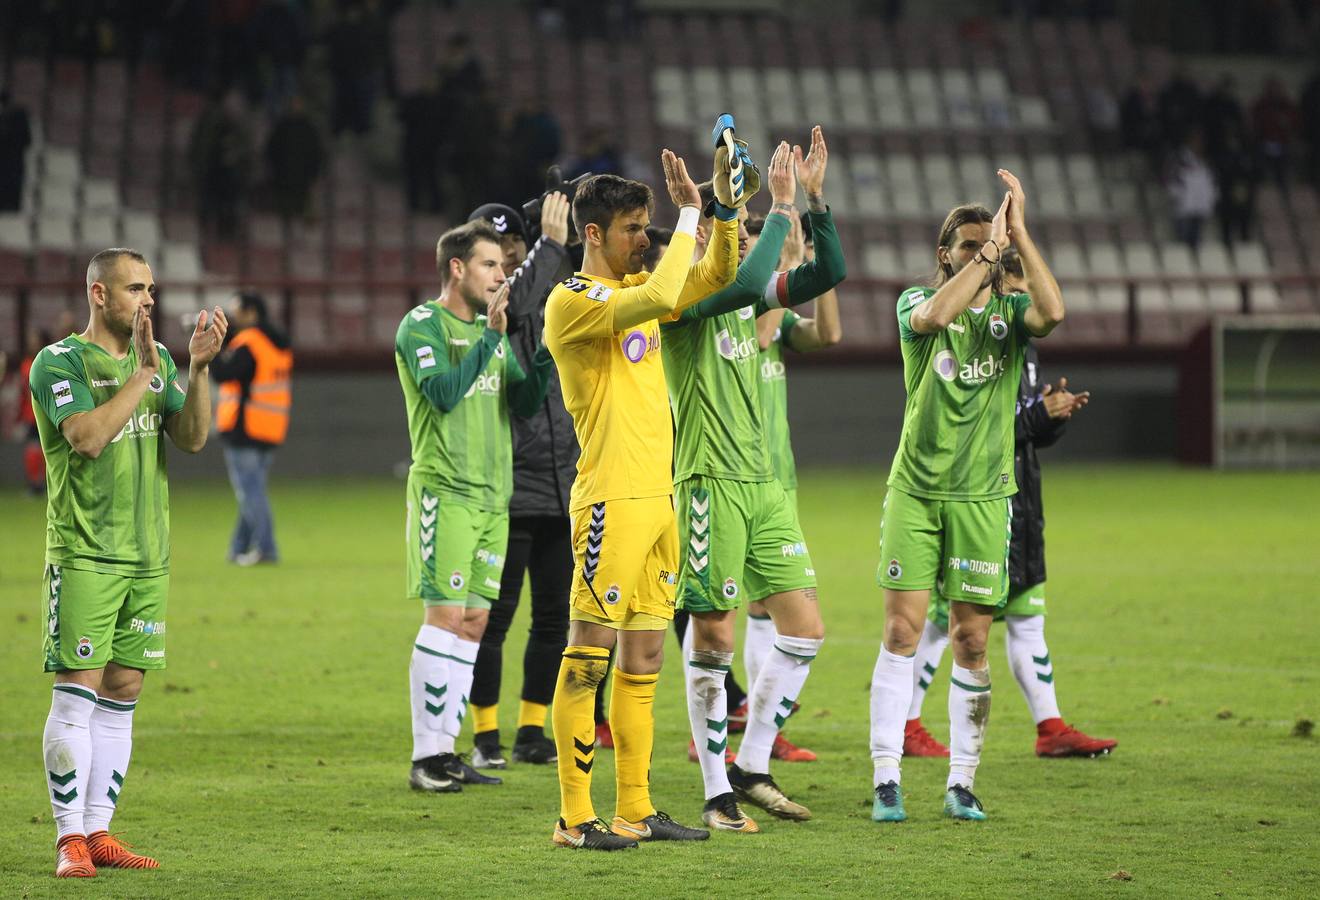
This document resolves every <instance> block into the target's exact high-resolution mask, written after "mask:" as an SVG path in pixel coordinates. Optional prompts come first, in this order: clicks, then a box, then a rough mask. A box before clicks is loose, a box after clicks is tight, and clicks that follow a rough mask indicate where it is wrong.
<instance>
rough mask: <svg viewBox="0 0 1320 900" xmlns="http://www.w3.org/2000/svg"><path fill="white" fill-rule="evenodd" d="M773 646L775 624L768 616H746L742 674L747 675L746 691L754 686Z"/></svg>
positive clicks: (749, 614)
mask: <svg viewBox="0 0 1320 900" xmlns="http://www.w3.org/2000/svg"><path fill="white" fill-rule="evenodd" d="M774 646H775V623H774V622H772V621H771V620H770V617H769V616H754V615H752V614H751V613H748V614H747V631H746V633H745V634H744V635H743V672H744V673H745V674H746V675H747V690H749V691H750V690H751V689H752V688H754V687H755V686H756V679H757V678H758V677H759V676H760V674H761V666H763V665H765V659H766V657H767V656H769V655H770V651H771V650H773V649H774Z"/></svg>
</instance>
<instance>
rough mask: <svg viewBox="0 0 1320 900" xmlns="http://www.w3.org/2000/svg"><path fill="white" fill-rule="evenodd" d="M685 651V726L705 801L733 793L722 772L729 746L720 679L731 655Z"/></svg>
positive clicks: (726, 707)
mask: <svg viewBox="0 0 1320 900" xmlns="http://www.w3.org/2000/svg"><path fill="white" fill-rule="evenodd" d="M691 633H692V629H688V634H689V635H690V634H691ZM685 649H686V651H687V652H686V653H685V654H684V655H685V656H686V657H687V665H685V666H684V667H683V672H684V674H685V676H686V678H687V708H688V723H689V724H691V726H692V740H693V741H694V742H695V743H696V746H697V761H698V762H700V763H701V780H702V781H703V782H704V783H705V787H706V799H707V800H709V799H710V798H711V797H718V796H719V795H720V794H727V793H728V792H729V791H731V790H733V788H731V787H730V786H729V775H728V773H727V772H726V771H725V769H724V751H725V749H726V748H727V747H728V746H729V695H728V692H727V691H726V690H725V687H724V676H725V674H727V673H728V671H729V667H730V666H731V665H733V654H732V653H724V652H721V651H719V650H694V649H692V648H691V647H690V646H689V647H688V648H685Z"/></svg>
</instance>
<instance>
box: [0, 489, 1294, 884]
mask: <svg viewBox="0 0 1320 900" xmlns="http://www.w3.org/2000/svg"><path fill="white" fill-rule="evenodd" d="M1046 484H1047V488H1048V490H1047V509H1048V510H1049V523H1050V529H1049V536H1050V552H1051V555H1050V573H1051V575H1050V609H1051V615H1050V619H1049V622H1050V624H1049V628H1048V636H1049V639H1050V649H1051V654H1052V656H1053V659H1054V662H1055V671H1056V672H1057V675H1058V682H1057V683H1058V687H1059V696H1060V701H1061V703H1062V706H1063V710H1064V714H1065V715H1066V716H1067V717H1068V718H1069V719H1071V720H1073V721H1074V722H1076V723H1077V724H1078V725H1080V726H1082V727H1084V728H1085V729H1086V730H1088V731H1091V732H1092V733H1096V734H1100V735H1106V736H1113V737H1116V738H1118V739H1119V740H1120V742H1121V743H1120V746H1119V748H1118V750H1117V752H1116V753H1115V755H1114V756H1112V757H1111V758H1109V759H1103V760H1096V761H1089V760H1062V761H1045V760H1037V759H1036V758H1035V757H1034V756H1033V755H1032V753H1031V747H1032V739H1033V737H1034V732H1033V729H1032V727H1031V723H1030V721H1029V719H1028V716H1027V713H1026V708H1025V705H1024V703H1023V701H1022V698H1021V695H1020V694H1019V693H1018V690H1017V687H1016V685H1015V684H1014V683H1013V680H1012V677H1011V675H1010V673H1009V669H1008V667H1007V664H1006V663H1005V661H1004V657H1003V644H1002V641H1001V640H1000V637H999V635H1000V634H1001V632H1000V631H999V630H998V629H996V632H995V635H994V636H993V638H992V646H993V653H992V657H991V659H992V662H991V665H992V667H993V671H994V673H995V675H994V678H995V687H996V689H995V699H994V714H993V724H992V726H991V728H990V733H989V739H988V743H987V746H986V754H985V760H984V763H983V765H982V767H981V771H980V776H979V777H978V780H977V789H978V793H979V795H980V796H981V799H982V800H983V801H984V802H985V805H986V809H987V811H988V812H989V813H990V816H991V819H990V821H989V822H986V823H982V824H955V823H953V822H950V821H948V820H945V819H943V818H941V815H940V810H941V799H942V792H943V785H944V774H945V773H944V767H943V765H942V764H941V763H940V762H939V761H935V760H914V761H912V762H911V763H910V764H909V765H908V766H907V767H906V769H905V781H904V787H905V790H906V797H907V809H908V814H909V816H910V818H909V821H908V822H906V823H904V824H902V825H887V826H880V825H876V824H874V823H872V822H871V821H870V819H869V813H870V806H871V791H870V786H871V782H870V760H869V758H868V752H867V686H868V683H869V679H870V673H871V667H872V665H873V663H874V659H875V653H876V649H877V645H878V643H879V635H880V627H881V619H882V617H881V604H880V595H879V592H878V591H877V589H876V588H875V586H874V580H873V575H874V568H875V563H876V553H877V548H876V536H877V520H878V512H879V505H880V498H881V496H882V491H883V486H882V482H881V479H880V477H879V476H878V475H876V474H874V473H861V472H831V473H813V472H808V473H804V477H803V482H802V487H801V490H800V492H799V497H800V499H801V503H802V507H803V520H804V525H805V528H806V532H807V538H808V541H809V543H810V545H811V548H812V555H813V557H814V559H815V561H816V563H817V567H818V571H819V573H820V577H821V591H820V593H821V598H822V605H823V607H824V610H825V620H826V627H827V631H828V635H827V639H826V644H825V647H824V650H823V652H822V654H821V656H820V658H819V661H818V662H817V664H816V665H815V666H814V668H813V672H812V677H811V680H810V681H809V682H808V683H807V687H806V690H805V692H804V694H803V697H802V699H803V703H804V709H803V712H802V713H801V716H800V719H798V720H795V721H794V722H793V723H792V724H791V726H790V730H789V736H790V737H792V738H793V739H794V740H795V741H797V742H798V743H801V744H803V745H806V746H810V747H812V748H813V749H815V750H816V751H817V752H818V753H819V754H820V756H821V761H820V762H818V763H814V764H796V765H786V764H779V765H778V768H777V773H778V777H779V779H780V782H781V784H782V785H783V786H784V787H785V788H786V789H787V790H788V791H789V792H790V794H791V795H793V796H794V797H796V798H798V799H801V800H803V801H804V802H806V803H807V804H808V805H809V806H811V808H812V809H813V811H814V812H815V816H816V817H815V819H814V820H813V821H811V822H809V823H805V824H792V823H783V822H777V821H774V820H770V819H768V817H766V816H762V817H761V818H762V821H763V824H764V826H765V832H766V833H764V834H762V835H759V836H756V837H748V836H731V835H717V836H716V837H715V838H713V839H712V840H711V841H710V842H709V843H708V844H705V845H698V846H692V845H687V846H663V845H661V846H646V847H643V848H642V849H641V850H640V851H636V852H633V853H631V854H627V855H622V856H621V855H617V854H616V855H608V856H606V855H603V854H601V855H592V854H585V853H574V852H570V851H566V850H557V849H554V848H552V847H551V844H550V831H551V825H552V823H553V821H554V817H555V814H556V808H557V787H556V783H555V778H554V773H553V772H552V771H550V770H547V769H543V768H537V767H531V766H515V767H513V768H512V769H510V770H509V772H508V773H507V782H506V784H505V785H504V786H503V787H498V788H485V789H482V788H471V789H468V790H466V791H465V792H464V793H463V794H461V795H448V796H435V795H422V794H418V793H414V792H412V791H409V790H408V788H407V783H406V776H407V768H408V753H409V749H410V736H409V725H408V709H407V696H406V686H407V673H406V669H407V664H408V654H409V648H410V646H411V642H412V637H413V635H414V634H415V632H416V628H417V625H418V622H419V619H420V616H419V610H417V609H415V608H412V607H411V606H410V605H409V604H407V603H406V602H404V601H403V600H401V599H400V594H401V591H402V589H403V564H402V558H401V547H400V543H401V540H402V536H401V529H402V525H403V511H402V500H403V489H402V485H401V484H398V483H392V482H383V481H382V482H356V481H334V482H325V483H314V484H309V483H303V484H297V485H291V484H288V483H283V484H280V485H279V486H278V487H277V490H276V493H275V498H274V500H275V506H276V510H277V514H278V516H279V531H280V536H281V539H282V542H283V552H284V554H285V562H284V563H283V564H282V565H280V566H279V567H278V568H260V569H255V570H252V569H249V570H239V569H234V568H230V567H227V566H226V565H224V564H223V563H222V562H221V558H222V556H223V549H224V544H225V536H226V534H227V531H228V527H229V524H230V517H231V515H232V500H231V498H230V497H229V495H228V493H227V490H226V489H225V488H224V487H223V486H220V485H200V486H199V485H195V484H186V483H180V484H178V485H176V489H175V491H174V498H173V499H174V573H175V574H174V579H173V587H172V597H171V612H170V616H169V636H170V637H169V653H170V657H169V658H170V668H169V670H168V671H167V672H165V673H161V674H158V675H152V676H150V677H149V678H148V682H147V689H146V692H145V694H144V697H143V700H142V703H141V706H140V709H139V712H138V715H137V734H136V737H137V744H136V749H135V753H134V758H133V767H132V769H131V770H130V772H129V776H128V780H127V784H126V786H125V790H124V794H123V800H122V804H121V812H120V814H119V815H118V816H117V817H116V819H115V822H114V829H115V830H117V831H122V832H123V833H124V836H125V837H126V839H127V840H129V841H130V842H132V843H134V844H136V845H137V846H139V847H141V848H143V849H145V850H147V851H150V852H152V853H154V854H156V855H158V856H159V857H160V859H161V860H162V862H163V866H164V867H163V868H162V869H161V870H159V871H157V872H107V873H104V874H103V875H102V877H100V878H98V879H97V881H96V882H92V883H86V884H79V885H76V886H74V885H64V884H57V883H56V882H55V881H54V880H53V879H52V878H51V875H50V870H51V864H52V845H53V833H54V832H53V825H52V823H51V820H50V807H49V805H48V801H47V797H46V794H45V787H44V782H43V779H42V777H41V768H40V766H41V763H40V759H41V756H40V740H41V739H40V735H41V729H42V725H43V722H44V718H45V715H46V710H47V708H48V704H49V689H48V683H49V679H48V678H47V677H45V676H42V675H41V674H40V673H39V667H40V660H41V657H40V652H39V651H40V630H41V627H42V626H41V606H40V602H39V599H40V595H39V587H38V579H39V576H40V571H41V540H42V528H41V518H42V514H43V510H42V508H41V506H40V505H39V504H37V503H34V502H31V501H28V500H26V499H24V498H22V497H20V496H19V495H17V494H14V493H7V494H3V495H0V505H2V514H0V521H3V522H4V540H3V542H0V623H3V627H4V634H5V635H6V636H7V638H8V640H6V642H5V646H6V648H7V649H6V650H5V652H4V653H3V655H0V678H3V682H4V684H5V688H4V693H3V697H4V702H3V703H2V704H0V835H3V838H4V839H3V840H0V896H5V897H11V896H69V895H72V894H75V893H76V894H78V895H80V896H134V897H148V896H152V897H154V896H161V897H180V896H192V895H216V896H240V895H241V896H259V897H269V896H281V895H282V896H326V895H341V896H385V895H392V896H421V895H424V894H425V895H457V896H492V897H494V896H500V897H509V896H517V895H527V894H536V895H570V894H571V895H574V896H591V897H595V896H614V897H633V896H656V897H660V896H664V897H670V896H701V895H712V894H717V893H724V894H728V895H730V896H771V895H784V896H787V895H816V894H848V895H852V896H863V895H878V894H881V893H884V894H885V895H893V896H910V895H916V894H920V895H931V894H933V895H945V896H953V895H962V896H979V895H986V896H1012V897H1022V896H1040V897H1047V896H1072V895H1106V896H1108V895H1112V896H1124V897H1126V896H1138V895H1140V896H1161V897H1163V896H1214V895H1219V894H1222V895H1224V896H1248V895H1257V896H1316V895H1317V894H1320V824H1318V818H1317V801H1318V800H1320V740H1318V739H1316V738H1301V737H1294V736H1293V735H1292V732H1293V729H1294V725H1295V723H1296V722H1297V721H1298V720H1299V719H1302V718H1307V719H1313V718H1315V717H1316V715H1317V714H1318V713H1320V701H1318V700H1317V698H1318V697H1320V653H1318V652H1317V638H1318V637H1320V626H1317V624H1316V611H1317V600H1316V598H1317V594H1318V593H1320V562H1318V560H1320V550H1317V547H1318V546H1320V525H1318V524H1317V523H1318V522H1320V519H1318V518H1317V514H1316V512H1315V511H1316V509H1317V507H1320V478H1317V476H1315V475H1302V474H1232V475H1224V474H1212V473H1206V472H1199V471H1198V472H1190V471H1181V470H1177V469H1173V468H1139V469H1138V468H1067V467H1056V468H1054V469H1050V470H1049V471H1048V472H1047V474H1046ZM525 631H526V613H525V610H524V611H521V612H520V615H519V619H518V621H517V622H515V625H514V633H513V636H512V640H511V646H510V647H509V648H508V658H510V659H514V660H517V659H519V658H520V656H521V653H520V649H519V648H520V646H521V642H522V638H521V636H522V634H525ZM672 646H673V645H672V644H671V647H672ZM675 657H676V654H671V662H670V665H669V666H668V667H667V670H666V672H665V674H664V676H663V677H662V681H661V688H660V697H659V699H658V702H657V704H656V710H657V718H658V723H657V739H656V754H655V761H654V766H653V776H654V779H653V780H654V784H655V798H656V800H657V802H658V804H659V806H660V807H661V808H662V809H665V810H667V811H668V812H670V813H672V814H673V815H675V816H676V817H677V818H679V819H680V820H681V821H686V822H694V821H696V820H697V818H698V814H699V811H700V799H701V798H700V792H701V780H700V777H699V775H698V772H697V768H696V766H694V765H692V764H690V763H688V762H687V761H686V756H685V752H684V748H685V746H686V744H687V718H686V715H685V713H684V710H683V703H682V698H681V693H682V691H681V681H680V679H679V677H678V675H677V673H676V669H675V668H674V666H673V665H672V662H673V659H674V658H675ZM947 665H948V661H947V659H946V662H945V667H946V668H945V671H942V672H941V674H940V677H939V678H938V679H937V680H936V682H935V685H934V687H933V689H932V693H931V699H930V701H929V702H928V704H927V715H926V721H927V723H928V724H929V725H930V726H931V729H932V731H933V732H935V733H936V734H937V735H942V734H945V733H947V731H946V724H945V723H946V715H945V711H944V706H945V704H944V696H945V687H946V685H947V683H948V682H947ZM517 689H518V678H517V677H513V678H506V680H505V694H504V696H505V703H504V706H503V708H502V725H503V726H504V728H505V731H506V734H509V733H511V732H512V730H513V726H514V724H515V722H514V721H513V717H514V716H515V715H516V692H517ZM462 740H463V744H464V745H465V744H467V743H468V738H467V737H466V736H465V737H464V738H463V739H462ZM611 756H612V754H610V753H609V752H607V751H601V752H600V757H599V764H598V765H597V767H596V785H595V797H596V801H597V811H598V812H599V813H601V814H602V815H605V816H609V815H611V814H612V805H613V778H612V772H613V766H612V759H611Z"/></svg>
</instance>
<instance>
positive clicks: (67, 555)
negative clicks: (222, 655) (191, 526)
mask: <svg viewBox="0 0 1320 900" xmlns="http://www.w3.org/2000/svg"><path fill="white" fill-rule="evenodd" d="M155 301H156V283H155V280H154V278H153V277H152V274H151V267H150V266H149V265H147V261H146V259H145V257H143V255H142V254H141V253H139V252H137V251H136V250H128V249H125V248H114V249H110V250H102V251H101V252H100V253H98V254H96V255H95V256H94V257H92V260H91V263H90V264H89V265H88V267H87V303H88V306H89V307H90V308H91V315H90V318H89V321H88V324H87V330H86V331H84V332H83V333H82V334H71V335H69V336H68V337H66V338H64V339H63V340H61V341H58V342H56V343H54V344H51V345H50V346H49V347H47V348H45V349H44V350H42V351H41V352H40V353H39V354H37V358H36V359H35V360H34V362H33V364H32V371H31V374H30V376H29V378H30V380H29V384H30V387H31V391H32V404H33V407H34V411H35V413H36V417H37V429H38V431H39V433H40V435H41V450H42V453H43V454H44V455H45V458H46V472H47V484H48V486H49V494H48V499H47V503H46V573H45V579H44V590H43V597H44V599H45V601H46V604H45V605H46V606H47V608H48V610H49V614H48V617H47V621H46V623H45V624H46V637H45V655H46V671H47V672H54V673H55V687H54V691H53V693H52V696H51V704H50V716H49V717H48V718H47V719H46V730H45V734H44V735H43V736H42V750H43V753H44V756H45V772H46V779H47V788H48V789H49V790H50V798H51V811H52V813H53V815H54V819H55V829H56V833H57V844H56V852H55V875H56V877H59V878H69V877H75V878H88V877H94V876H95V875H96V869H97V867H98V866H100V867H118V868H127V869H155V868H157V867H158V863H157V862H156V860H154V859H152V858H150V857H148V856H142V855H139V854H136V853H132V852H130V851H129V850H126V849H125V848H124V845H123V844H121V843H120V842H119V841H118V840H117V839H116V838H115V837H114V836H112V835H111V834H110V832H109V828H110V818H111V816H113V815H114V813H115V809H116V807H117V806H118V804H119V800H120V798H121V797H122V795H123V791H124V784H125V779H126V777H127V776H128V763H129V758H130V756H131V754H132V750H133V713H134V710H135V709H136V708H137V701H138V697H139V695H140V694H141V693H142V682H143V678H144V676H145V674H146V671H147V670H160V669H164V668H165V622H166V615H165V610H166V599H167V595H168V592H169V579H170V576H169V566H170V497H169V483H168V481H167V479H166V471H165V469H166V459H165V441H164V439H163V437H162V434H167V435H169V437H170V440H171V441H173V442H174V445H175V446H176V447H178V448H179V449H180V450H183V451H185V452H187V453H196V452H198V451H199V450H201V449H202V447H203V446H204V445H205V444H206V435H207V431H208V429H209V427H210V421H211V393H210V376H209V373H208V368H207V367H208V366H209V365H210V363H211V360H213V359H215V356H216V354H217V353H219V352H220V347H221V345H222V344H223V342H224V337H225V332H226V330H228V327H229V323H228V321H227V320H226V319H225V314H224V313H223V312H222V311H221V310H220V308H219V307H218V306H217V307H216V308H215V311H214V313H212V314H211V316H210V319H209V323H208V317H207V313H206V311H205V310H203V311H202V313H201V315H200V316H199V317H198V319H197V326H196V327H195V328H194V329H193V333H192V338H191V340H190V341H189V342H188V387H187V389H186V390H185V389H184V388H183V387H182V386H180V384H179V381H178V370H177V369H176V368H175V365H174V360H172V359H170V355H169V352H168V351H167V350H166V349H165V347H164V346H163V345H162V344H158V343H156V341H155V340H154V338H153V334H152V326H151V311H152V309H153V307H154V306H155Z"/></svg>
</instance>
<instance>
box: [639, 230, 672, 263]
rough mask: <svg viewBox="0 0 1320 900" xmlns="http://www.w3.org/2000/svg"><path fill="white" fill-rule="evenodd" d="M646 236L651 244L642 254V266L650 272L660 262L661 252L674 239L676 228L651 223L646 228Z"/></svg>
mask: <svg viewBox="0 0 1320 900" xmlns="http://www.w3.org/2000/svg"><path fill="white" fill-rule="evenodd" d="M646 237H647V239H648V240H649V241H650V242H651V245H650V246H649V247H647V248H646V252H645V253H643V254H642V266H643V267H644V268H645V269H646V270H647V271H648V272H650V271H652V270H654V269H655V266H656V263H658V262H660V254H661V253H662V252H663V251H664V248H665V247H668V246H669V244H670V243H671V242H672V241H673V240H674V230H673V229H672V228H661V227H660V226H658V225H651V226H648V227H647V229H646Z"/></svg>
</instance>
